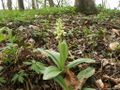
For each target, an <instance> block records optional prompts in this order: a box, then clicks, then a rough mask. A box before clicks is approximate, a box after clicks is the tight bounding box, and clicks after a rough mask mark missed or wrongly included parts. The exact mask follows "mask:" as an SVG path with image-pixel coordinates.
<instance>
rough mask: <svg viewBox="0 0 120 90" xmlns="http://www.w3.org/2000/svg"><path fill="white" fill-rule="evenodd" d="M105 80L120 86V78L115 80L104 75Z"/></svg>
mask: <svg viewBox="0 0 120 90" xmlns="http://www.w3.org/2000/svg"><path fill="white" fill-rule="evenodd" d="M103 78H105V79H109V80H110V81H112V82H114V83H115V84H120V78H116V79H115V78H112V77H110V76H108V75H103Z"/></svg>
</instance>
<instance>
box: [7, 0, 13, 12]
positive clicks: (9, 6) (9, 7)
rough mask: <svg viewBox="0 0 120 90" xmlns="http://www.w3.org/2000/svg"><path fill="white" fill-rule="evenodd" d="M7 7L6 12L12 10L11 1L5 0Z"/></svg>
mask: <svg viewBox="0 0 120 90" xmlns="http://www.w3.org/2000/svg"><path fill="white" fill-rule="evenodd" d="M7 7H8V10H12V1H11V0H7Z"/></svg>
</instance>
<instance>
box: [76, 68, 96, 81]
mask: <svg viewBox="0 0 120 90" xmlns="http://www.w3.org/2000/svg"><path fill="white" fill-rule="evenodd" d="M94 73H95V69H94V68H92V67H88V68H87V69H85V70H83V71H81V72H79V73H78V75H77V78H78V79H79V80H83V79H87V78H89V77H91V76H92V75H94Z"/></svg>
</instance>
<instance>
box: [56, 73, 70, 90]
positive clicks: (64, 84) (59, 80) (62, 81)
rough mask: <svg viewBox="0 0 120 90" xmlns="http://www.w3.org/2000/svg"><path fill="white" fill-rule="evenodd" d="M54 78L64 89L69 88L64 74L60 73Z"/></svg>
mask: <svg viewBox="0 0 120 90" xmlns="http://www.w3.org/2000/svg"><path fill="white" fill-rule="evenodd" d="M54 80H55V81H56V82H57V83H58V84H59V85H60V86H61V87H62V88H63V90H69V89H68V87H67V85H66V83H65V80H64V78H63V77H62V76H60V75H59V76H57V77H55V78H54Z"/></svg>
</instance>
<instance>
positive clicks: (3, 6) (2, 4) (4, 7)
mask: <svg viewBox="0 0 120 90" xmlns="http://www.w3.org/2000/svg"><path fill="white" fill-rule="evenodd" d="M1 2H2V7H3V10H5V5H4V1H3V0H1Z"/></svg>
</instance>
